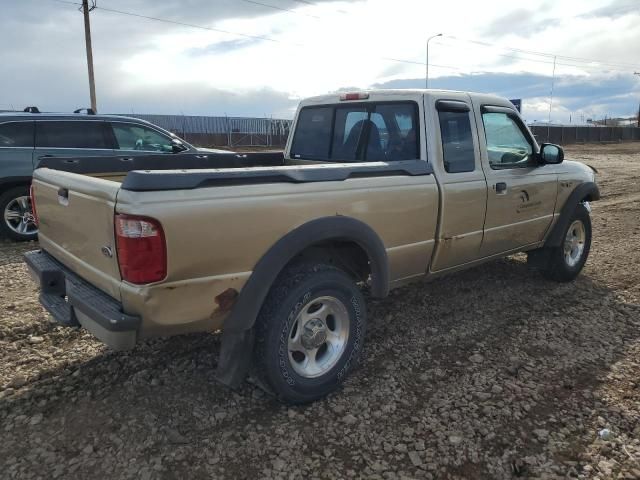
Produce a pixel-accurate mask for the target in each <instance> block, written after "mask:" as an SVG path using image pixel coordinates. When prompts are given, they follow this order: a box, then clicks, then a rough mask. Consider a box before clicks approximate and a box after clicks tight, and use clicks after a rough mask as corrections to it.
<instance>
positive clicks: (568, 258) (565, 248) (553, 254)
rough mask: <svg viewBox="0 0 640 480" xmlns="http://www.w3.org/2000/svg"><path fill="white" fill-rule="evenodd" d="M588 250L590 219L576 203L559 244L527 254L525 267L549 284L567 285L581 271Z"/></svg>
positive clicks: (587, 212) (586, 210)
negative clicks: (547, 280) (537, 273)
mask: <svg viewBox="0 0 640 480" xmlns="http://www.w3.org/2000/svg"><path fill="white" fill-rule="evenodd" d="M590 249H591V217H590V216H589V210H588V209H587V207H586V206H585V205H584V204H582V203H580V204H578V206H577V207H576V209H575V211H574V212H573V215H572V216H571V218H570V219H569V224H568V226H567V228H566V230H565V232H564V236H563V242H562V244H561V245H560V246H557V247H545V248H542V249H539V250H535V251H533V252H530V253H529V263H531V264H532V265H534V266H535V267H537V268H538V269H539V270H540V271H541V273H542V275H543V276H544V277H546V278H548V279H550V280H555V281H557V282H570V281H571V280H573V279H575V278H576V277H577V276H578V274H579V273H580V271H581V270H582V268H583V267H584V264H585V263H586V261H587V257H588V256H589V251H590Z"/></svg>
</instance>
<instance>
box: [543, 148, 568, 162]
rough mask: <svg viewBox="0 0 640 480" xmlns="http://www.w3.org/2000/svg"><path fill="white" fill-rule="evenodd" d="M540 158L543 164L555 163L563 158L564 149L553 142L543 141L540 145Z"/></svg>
mask: <svg viewBox="0 0 640 480" xmlns="http://www.w3.org/2000/svg"><path fill="white" fill-rule="evenodd" d="M540 159H541V160H542V163H543V164H551V165H555V164H558V163H562V161H563V160H564V150H562V147H561V146H559V145H554V144H553V143H543V144H542V145H541V146H540Z"/></svg>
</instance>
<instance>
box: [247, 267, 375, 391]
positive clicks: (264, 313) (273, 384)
mask: <svg viewBox="0 0 640 480" xmlns="http://www.w3.org/2000/svg"><path fill="white" fill-rule="evenodd" d="M365 325H366V311H365V304H364V299H363V297H362V294H361V292H360V289H359V288H358V286H357V285H356V284H355V282H354V281H353V279H351V277H349V275H347V274H346V273H345V272H343V271H342V270H339V269H337V268H335V267H333V266H330V265H324V264H316V265H308V264H307V265H298V266H295V267H293V268H289V269H287V270H286V271H285V272H283V273H282V274H281V275H280V276H279V277H278V280H276V283H275V284H274V286H273V287H272V288H271V290H270V292H269V295H268V296H267V299H266V300H265V303H264V305H263V307H262V309H261V311H260V314H259V316H258V319H257V322H256V350H255V355H254V361H255V367H256V370H257V373H258V375H259V376H260V379H261V380H262V381H263V383H265V384H266V386H268V387H269V388H270V389H271V390H272V391H273V393H274V394H275V395H276V396H277V397H278V398H280V399H281V400H284V401H286V402H288V403H305V402H310V401H313V400H317V399H319V398H322V397H323V396H325V395H327V394H328V393H329V392H331V391H333V390H335V389H336V388H337V387H338V386H339V385H340V384H341V383H342V381H343V380H344V379H345V378H346V377H347V375H348V374H349V372H350V371H351V370H352V368H353V367H354V365H355V364H356V363H357V361H358V357H359V355H360V352H361V350H362V346H363V342H364V336H365Z"/></svg>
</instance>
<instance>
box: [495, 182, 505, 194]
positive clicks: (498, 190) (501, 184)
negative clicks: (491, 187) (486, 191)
mask: <svg viewBox="0 0 640 480" xmlns="http://www.w3.org/2000/svg"><path fill="white" fill-rule="evenodd" d="M495 190H496V193H497V194H505V193H507V184H506V183H505V182H498V183H496V186H495Z"/></svg>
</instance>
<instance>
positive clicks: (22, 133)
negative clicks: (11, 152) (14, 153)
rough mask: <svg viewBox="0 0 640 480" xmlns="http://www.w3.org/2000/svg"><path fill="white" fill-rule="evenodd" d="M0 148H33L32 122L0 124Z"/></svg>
mask: <svg viewBox="0 0 640 480" xmlns="http://www.w3.org/2000/svg"><path fill="white" fill-rule="evenodd" d="M1 147H27V148H33V122H7V123H2V124H0V148H1Z"/></svg>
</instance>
